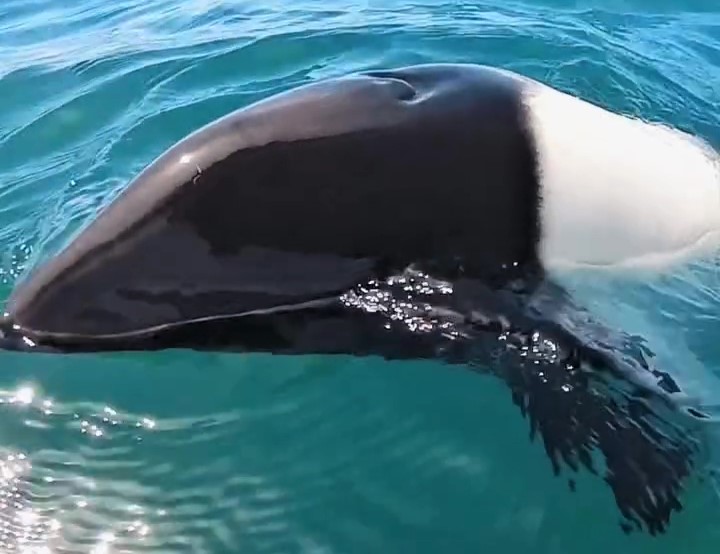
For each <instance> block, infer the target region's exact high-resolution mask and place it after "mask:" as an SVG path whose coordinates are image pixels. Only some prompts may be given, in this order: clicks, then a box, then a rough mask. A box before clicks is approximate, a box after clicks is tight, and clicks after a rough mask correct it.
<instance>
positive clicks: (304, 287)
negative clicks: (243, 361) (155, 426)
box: [2, 64, 720, 533]
mask: <svg viewBox="0 0 720 554" xmlns="http://www.w3.org/2000/svg"><path fill="white" fill-rule="evenodd" d="M718 244H720V169H719V162H718V155H717V153H716V152H715V151H714V150H713V149H712V148H710V147H709V146H707V145H706V144H704V143H703V142H702V141H700V140H698V139H695V138H692V137H689V136H688V135H686V134H685V133H681V132H679V131H677V130H673V129H670V128H667V127H663V126H660V125H652V124H649V123H646V122H642V121H639V120H635V119H631V118H629V117H626V116H623V115H619V114H614V113H611V112H609V111H606V110H604V109H602V108H600V107H598V106H596V105H593V104H590V103H588V102H585V101H583V100H581V99H578V98H575V97H573V96H570V95H568V94H565V93H563V92H560V91H558V90H555V89H552V88H550V87H548V86H546V85H544V84H541V83H538V82H536V81H533V80H530V79H528V78H525V77H523V76H520V75H516V74H514V73H511V72H508V71H504V70H499V69H494V68H489V67H485V66H476V65H451V64H439V65H423V66H413V67H405V68H399V69H393V70H383V71H369V72H365V73H359V74H353V75H349V76H346V77H343V78H338V79H331V80H326V81H322V82H318V83H314V84H310V85H307V86H303V87H300V88H297V89H294V90H290V91H287V92H284V93H282V94H279V95H276V96H273V97H271V98H268V99H266V100H264V101H261V102H258V103H256V104H253V105H251V106H248V107H245V108H243V109H240V110H238V111H236V112H234V113H231V114H229V115H228V116H226V117H224V118H222V119H220V120H218V121H215V122H213V123H211V124H209V125H207V126H206V127H204V128H202V129H200V130H198V131H197V132H195V133H193V134H191V135H190V136H188V137H187V138H184V139H183V140H181V141H180V142H178V143H177V144H175V145H174V146H173V147H172V148H170V149H169V150H168V151H166V152H165V153H164V154H163V155H162V156H160V157H159V158H158V159H157V160H156V161H154V162H153V163H152V164H151V165H150V166H149V167H147V168H146V169H145V170H144V171H143V172H142V173H141V174H140V175H139V176H137V178H136V179H135V180H134V181H133V182H132V183H131V184H130V186H128V187H127V189H126V190H125V191H124V192H123V193H122V194H121V195H120V196H119V197H118V198H117V199H116V200H115V201H114V202H112V203H111V205H110V206H109V207H108V208H107V209H105V210H104V211H103V212H102V213H101V214H100V215H99V217H98V218H97V219H96V220H95V221H94V222H93V223H92V224H91V225H89V226H88V227H87V228H86V229H84V230H83V231H82V232H81V233H80V234H79V235H78V236H77V237H76V238H75V239H74V240H72V241H71V242H70V244H69V245H67V247H66V248H64V249H63V250H62V251H61V252H60V253H58V254H57V255H56V256H55V257H54V258H52V259H51V260H49V261H48V262H47V263H44V264H43V265H41V266H40V267H39V268H37V269H36V270H35V271H33V272H32V274H31V275H30V276H29V277H28V278H27V279H25V280H24V281H23V282H22V283H21V284H20V285H19V286H18V287H17V289H16V290H15V291H14V293H13V294H12V296H11V297H10V299H9V301H8V303H7V307H6V314H5V319H4V321H3V322H2V333H3V339H2V344H3V345H4V346H5V347H6V348H15V349H23V350H28V351H42V352H83V351H99V350H151V349H161V348H196V349H231V350H237V351H266V352H273V353H285V354H304V353H328V354H330V353H335V354H350V355H378V356H382V357H384V358H388V359H390V358H401V359H412V358H431V359H438V360H441V361H444V362H446V363H451V364H462V365H464V366H467V367H470V368H473V369H476V370H478V371H483V372H487V373H490V374H493V375H496V376H498V377H499V378H501V379H503V380H504V381H505V382H506V383H507V384H508V386H509V388H510V390H511V392H512V397H513V400H514V402H515V403H516V404H518V406H520V408H521V409H522V410H523V413H524V414H526V415H527V416H528V417H529V419H530V421H531V427H532V431H533V433H539V434H540V435H541V436H542V439H543V441H544V444H545V448H546V451H547V453H548V455H549V456H550V458H551V459H552V462H553V465H554V468H555V471H556V472H557V471H560V467H561V466H562V465H566V466H569V467H570V468H573V469H577V468H579V467H580V466H584V467H586V468H588V469H590V470H592V471H598V464H601V465H603V466H604V469H603V473H604V475H605V479H606V480H607V482H608V483H609V485H610V486H611V487H612V489H613V492H614V494H615V498H616V501H617V505H618V507H619V508H620V510H621V512H622V515H623V517H624V520H625V523H624V524H623V525H624V526H626V527H627V526H628V522H631V523H634V524H635V525H636V526H637V527H642V526H643V525H644V526H645V527H646V528H647V529H649V530H650V532H652V533H656V532H659V531H663V530H664V529H665V528H666V525H667V523H668V521H669V518H670V515H671V513H672V512H673V511H674V510H677V509H679V508H680V502H679V495H680V492H681V489H682V486H683V481H684V480H685V479H686V477H687V476H688V475H689V474H690V471H691V468H692V465H693V463H694V459H695V453H696V450H697V447H696V444H695V440H694V438H693V434H692V433H690V432H688V428H689V427H692V425H693V423H697V422H698V420H699V419H700V418H702V414H701V413H699V412H697V411H695V410H692V409H689V410H688V409H683V410H679V409H678V407H679V404H678V403H676V402H674V401H673V399H674V398H675V397H676V396H678V395H680V390H679V387H678V385H677V384H676V383H675V381H674V380H673V379H672V377H671V376H670V374H669V373H668V372H667V371H660V370H659V369H656V368H654V367H653V365H652V364H651V357H652V353H651V352H650V351H649V349H648V348H647V347H646V346H645V345H643V343H642V341H641V340H639V339H637V338H636V337H631V336H629V335H627V334H626V333H624V332H622V331H620V330H613V329H609V328H607V327H605V326H603V325H601V324H600V323H598V322H596V321H594V320H593V318H592V316H591V315H590V314H588V312H587V311H586V310H584V309H583V308H582V307H580V306H578V305H576V303H575V302H573V300H572V298H571V296H570V295H569V294H568V293H567V291H566V290H565V289H563V288H562V286H561V285H560V284H559V282H558V280H557V279H555V278H554V275H555V272H556V271H557V270H562V269H563V268H564V267H569V266H604V267H618V266H653V267H658V266H666V265H669V264H672V263H677V262H683V261H685V260H688V259H690V258H691V257H692V256H698V255H707V254H710V253H713V252H714V251H715V250H716V248H717V247H718ZM693 416H694V417H693ZM679 422H682V425H681V424H680V423H679ZM598 452H599V453H600V454H601V457H600V458H597V457H596V456H595V454H596V453H598Z"/></svg>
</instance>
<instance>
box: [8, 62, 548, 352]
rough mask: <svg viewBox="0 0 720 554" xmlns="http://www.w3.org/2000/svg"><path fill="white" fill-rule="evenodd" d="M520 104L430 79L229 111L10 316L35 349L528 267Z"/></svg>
mask: <svg viewBox="0 0 720 554" xmlns="http://www.w3.org/2000/svg"><path fill="white" fill-rule="evenodd" d="M520 109H521V108H520V107H519V104H518V90H517V85H516V84H515V82H514V81H513V80H512V79H507V78H502V77H501V76H499V75H498V74H496V73H492V72H488V71H487V70H483V69H482V68H477V69H468V68H464V69H458V68H454V67H452V66H447V67H445V66H437V67H426V68H422V69H418V68H414V69H407V70H398V71H395V72H388V73H382V74H379V73H376V74H373V75H371V76H354V77H351V78H346V79H340V80H336V81H330V82H325V83H321V84H319V85H312V86H310V87H307V88H304V89H299V90H297V91H291V92H289V93H286V94H284V95H281V96H279V97H277V98H274V99H270V100H268V101H265V102H262V103H260V104H259V105H256V106H252V107H250V108H248V109H245V110H241V111H240V112H237V113H235V114H232V115H230V116H229V117H227V118H226V119H225V120H223V121H221V122H220V123H217V124H215V125H211V126H209V127H207V128H206V129H204V130H201V131H200V132H198V133H196V134H195V135H194V136H191V137H189V138H188V139H186V140H185V141H183V142H181V143H179V144H178V145H176V146H175V147H174V148H173V149H172V150H170V151H169V152H168V153H166V154H165V155H163V156H162V157H161V158H160V159H159V160H158V161H156V162H155V163H154V164H152V165H151V166H150V167H148V169H147V170H145V171H144V172H143V173H142V174H141V175H140V176H139V177H138V178H137V179H136V180H135V181H134V182H133V183H131V184H130V186H129V188H128V190H127V191H126V193H125V194H124V195H123V196H122V197H121V198H119V199H118V200H117V201H116V202H115V203H114V204H113V205H111V206H110V208H109V210H107V211H106V212H105V213H104V214H102V215H100V217H99V218H98V219H97V221H95V222H94V224H93V225H91V226H90V227H89V228H88V229H87V230H86V231H85V233H84V234H83V235H81V236H80V237H79V238H78V239H77V240H76V241H74V243H73V244H71V245H70V246H69V248H68V249H66V250H65V251H64V252H62V253H60V255H59V256H58V257H57V258H56V259H54V260H52V261H51V262H50V263H49V264H48V265H46V266H45V267H44V268H41V269H40V270H39V271H38V272H37V273H36V274H35V275H33V276H32V277H31V278H30V279H29V281H26V282H25V283H24V284H23V285H21V286H20V287H19V288H18V289H17V290H16V291H15V293H14V294H13V296H12V297H11V299H10V301H9V303H8V308H7V311H8V312H9V313H10V314H11V318H12V321H13V323H15V324H17V325H20V326H21V327H22V328H23V330H24V332H26V333H27V334H29V335H31V336H32V337H33V338H34V339H35V340H36V341H37V342H42V338H43V336H45V335H50V334H51V335H54V336H55V337H56V338H57V337H61V336H70V335H75V336H82V337H88V338H91V339H92V338H95V337H100V336H103V335H118V334H123V335H127V334H131V333H136V332H142V331H144V330H148V329H152V328H158V327H161V326H166V325H174V324H178V323H182V322H186V321H191V320H197V319H203V318H208V317H219V316H228V315H238V314H243V313H246V312H248V311H253V310H266V309H275V308H277V307H278V306H288V305H294V304H298V303H302V302H307V301H310V300H320V299H330V298H335V297H337V296H338V295H339V294H341V293H342V292H343V291H345V290H347V289H349V288H350V287H351V286H353V285H354V284H357V283H360V282H363V281H366V280H368V279H371V278H375V277H380V278H382V277H384V276H387V275H389V274H391V273H393V272H398V271H402V270H403V269H404V268H405V267H407V266H408V265H410V264H415V265H416V266H419V267H421V268H422V267H426V268H431V269H433V270H434V271H436V272H439V273H440V274H445V273H452V272H455V271H458V270H459V269H461V270H462V271H464V272H465V273H466V274H469V275H472V276H478V277H482V278H483V279H495V280H499V281H501V282H502V281H504V280H505V279H506V273H509V272H512V271H513V270H514V272H515V274H517V269H518V267H522V268H524V269H525V268H529V267H531V266H535V265H536V263H535V262H536V260H535V242H536V237H537V230H536V215H535V211H534V206H533V199H534V198H535V196H536V186H537V184H536V179H535V173H534V172H535V167H534V165H533V158H532V152H531V151H530V146H529V143H528V140H527V135H526V132H525V129H523V127H522V121H521V112H520ZM508 213H514V214H516V215H515V217H513V218H507V217H505V216H504V215H503V214H508ZM508 269H509V270H510V271H508Z"/></svg>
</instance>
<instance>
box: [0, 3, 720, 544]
mask: <svg viewBox="0 0 720 554" xmlns="http://www.w3.org/2000/svg"><path fill="white" fill-rule="evenodd" d="M431 61H452V62H477V63H489V64H493V65H501V66H504V67H507V68H510V69H514V70H518V71H521V72H523V73H525V74H527V75H530V76H532V77H536V78H540V79H542V80H545V81H547V82H549V83H551V84H554V85H555V86H557V87H559V88H562V89H564V90H568V91H571V92H574V93H576V94H578V95H580V96H583V97H585V98H588V99H590V100H593V101H595V102H597V103H600V104H602V105H605V106H607V107H610V108H612V109H614V110H617V111H622V112H625V113H629V114H633V115H637V116H640V117H643V118H646V119H654V120H659V121H663V122H666V123H670V124H672V125H675V126H677V127H680V128H682V129H685V130H688V131H691V132H693V133H695V134H698V135H700V136H702V137H703V138H705V139H707V140H709V141H710V142H711V143H713V144H714V145H715V146H720V111H719V110H718V105H719V104H720V6H719V5H717V2H714V1H710V0H707V1H704V2H702V1H697V0H696V1H685V2H681V1H680V0H661V1H660V0H659V1H641V0H636V1H621V0H615V1H609V0H608V1H604V2H601V1H596V2H590V1H581V0H577V1H569V0H564V1H563V0H556V1H555V2H554V3H550V2H540V1H536V2H509V3H508V2H500V1H495V2H485V1H479V2H474V3H461V2H457V3H450V2H439V1H422V0H417V1H415V2H409V1H398V0H383V1H365V2H360V3H353V2H349V1H340V0H329V1H325V0H323V1H320V0H315V1H308V0H292V1H291V0H284V1H281V0H269V1H268V0H264V1H263V2H259V1H258V2H250V1H244V2H237V3H236V2H221V1H213V0H194V1H190V0H188V1H186V2H179V1H165V0H163V1H147V2H140V1H139V0H122V1H118V2H115V3H112V2H101V1H99V0H85V1H82V2H81V1H76V0H72V1H71V0H63V1H56V0H8V1H6V2H4V3H3V4H2V6H0V101H1V102H2V103H1V104H0V106H2V111H1V112H0V114H1V117H0V122H1V124H0V245H1V246H2V247H1V248H0V256H1V259H0V271H1V272H2V274H1V275H0V277H1V278H2V283H1V289H2V290H1V291H0V296H2V298H3V299H4V298H5V297H7V295H8V294H9V292H10V290H11V288H12V286H13V284H14V283H15V282H16V281H17V280H18V279H19V278H20V277H21V276H22V275H23V274H24V272H25V271H27V270H28V269H29V268H30V267H32V266H34V265H35V264H36V263H38V262H39V261H40V260H41V259H43V258H44V257H46V256H48V255H50V254H52V253H53V252H55V251H57V249H58V248H59V247H60V246H61V245H62V244H64V242H65V241H67V240H68V239H69V238H70V237H71V236H72V235H73V234H74V233H75V232H77V230H78V229H79V228H80V227H82V226H83V225H84V224H86V223H88V222H89V221H90V220H91V219H92V218H93V217H94V216H95V215H96V214H97V212H98V210H99V209H100V208H101V207H102V206H104V205H106V204H107V203H108V202H109V201H110V200H111V199H112V198H113V197H114V196H115V195H116V194H117V193H118V192H119V191H120V190H122V188H123V187H124V186H125V185H126V183H127V182H128V180H129V179H130V178H132V176H133V175H135V174H136V173H137V172H138V171H139V170H140V169H141V168H142V167H143V166H144V165H145V164H147V163H149V162H150V161H151V160H152V159H153V158H154V157H155V156H157V155H158V154H160V153H161V152H162V151H163V150H164V149H165V148H167V147H168V146H170V145H171V144H172V143H173V142H175V141H176V140H178V139H180V138H182V137H183V136H184V135H185V134H186V133H188V132H190V131H192V130H194V129H195V128H197V127H198V126H200V125H202V124H204V123H207V122H209V121H211V120H213V119H215V118H216V117H218V116H220V115H223V114H225V113H226V112H228V111H230V110H233V109H235V108H238V107H241V106H244V105H247V104H248V103H250V102H253V101H255V100H258V99H260V98H263V97H265V96H267V95H269V94H271V93H274V92H278V91H281V90H285V89H287V88H289V87H292V86H295V85H298V84H302V83H305V82H308V81H310V80H314V79H318V78H325V77H331V76H336V75H341V74H344V73H347V72H349V71H355V70H360V69H366V68H370V67H388V66H395V65H404V64H410V63H420V62H431ZM679 185H681V184H679ZM638 210H642V206H638ZM574 284H575V286H576V288H577V294H578V295H579V296H581V297H582V298H583V299H584V300H585V302H586V304H587V305H588V306H589V307H590V308H592V309H593V310H594V311H596V313H598V314H601V315H603V316H604V317H605V318H606V319H607V320H608V321H609V322H611V323H613V324H616V325H618V326H621V327H622V328H623V329H625V330H627V331H630V332H634V333H638V334H640V335H642V336H644V337H645V338H646V339H647V340H648V341H649V343H650V345H651V347H652V348H653V350H655V351H656V353H657V359H658V365H661V366H662V367H663V368H664V369H667V370H668V371H670V372H671V373H672V374H673V376H674V377H675V378H676V379H677V380H678V381H679V382H680V383H681V386H682V387H683V389H684V390H686V391H688V392H689V393H690V394H691V395H692V396H694V397H695V398H696V399H697V402H698V403H699V404H700V405H701V406H702V408H703V409H704V410H705V411H706V412H708V413H710V414H711V415H712V416H713V418H712V419H711V420H710V421H708V422H707V423H705V424H703V425H704V433H705V436H706V447H707V460H706V464H705V466H704V467H703V468H701V469H702V470H701V471H700V470H699V471H698V479H694V480H692V481H691V482H690V483H689V484H688V490H687V491H686V492H685V494H684V495H683V498H682V500H683V504H684V510H683V511H682V512H681V513H680V514H678V515H676V516H675V517H674V518H673V520H672V523H671V525H670V528H669V530H668V532H667V533H666V534H664V535H661V536H659V537H650V536H649V535H647V534H639V533H634V534H631V535H629V536H628V535H626V534H624V533H623V532H622V531H621V529H620V528H619V526H618V513H617V510H616V508H615V506H614V502H613V498H612V495H611V493H610V490H609V488H608V487H606V486H605V485H604V484H603V482H602V480H601V479H599V478H595V477H591V476H586V475H580V476H577V477H574V479H575V482H576V485H577V487H576V488H577V490H576V492H572V491H571V490H570V487H569V486H568V481H567V476H563V477H555V476H553V474H552V469H551V465H550V462H549V461H548V459H547V457H546V456H545V454H544V452H543V448H542V445H541V444H539V443H538V442H531V441H530V440H529V439H528V424H527V421H526V420H524V419H523V418H522V416H521V414H520V413H519V411H518V410H517V409H516V407H515V406H513V404H512V402H511V401H510V398H509V392H508V390H507V389H506V388H505V387H504V386H503V385H502V384H500V383H499V382H497V381H495V380H493V379H490V378H485V377H482V376H479V375H475V374H471V373H469V372H464V371H458V370H450V369H448V368H445V367H443V366H440V365H437V364H432V363H385V362H381V361H378V360H374V359H371V360H357V359H355V360H353V359H349V358H323V357H310V358H283V357H273V356H265V355H253V356H239V355H227V354H207V353H203V354H200V353H188V352H161V353H153V354H108V355H91V356H90V355H86V356H66V357H51V356H43V355H33V356H25V355H22V354H11V353H2V355H0V367H1V369H2V371H0V459H1V460H2V463H1V464H0V550H2V552H25V553H28V552H33V553H41V552H42V553H47V552H67V553H70V552H72V553H81V552H88V553H89V552H93V553H96V554H100V553H104V552H107V553H112V552H153V553H160V552H168V553H170V552H172V553H180V552H211V553H213V554H217V553H224V552H273V553H275V552H278V553H280V552H282V553H285V552H288V553H289V552H322V553H331V552H332V553H355V552H357V553H367V552H393V553H396V552H397V553H399V552H402V553H405V552H413V553H422V552H428V553H429V552H433V553H436V552H448V551H451V552H481V551H487V550H491V551H501V552H523V553H525V552H533V553H534V552H538V553H545V552H563V553H565V552H583V553H585V552H588V553H595V552H597V553H600V552H607V551H608V550H610V549H615V550H614V551H615V552H643V553H644V552H647V553H656V552H660V553H662V552H667V553H671V552H672V553H675V552H678V551H679V552H691V553H696V552H697V553H700V552H702V553H705V552H708V553H709V552H716V551H718V549H719V548H720V527H719V526H718V521H720V504H719V503H718V497H717V495H716V492H715V488H714V481H713V479H702V480H701V479H700V477H706V476H708V475H709V473H710V470H712V469H714V468H715V467H716V466H717V465H718V462H716V460H717V457H716V456H715V452H716V451H717V449H718V446H720V436H718V435H719V433H718V430H717V428H716V424H717V418H718V417H719V416H720V402H719V401H718V399H720V341H718V340H717V336H718V330H719V329H720V322H719V321H718V316H719V315H720V286H719V285H720V279H719V278H718V276H717V269H716V265H715V264H714V263H713V262H712V261H708V262H707V263H703V264H698V265H695V266H693V267H690V268H687V269H684V270H682V271H678V272H677V273H675V274H672V275H669V276H664V277H660V278H649V277H648V278H647V279H641V280H632V281H617V280H613V281H610V280H601V279H598V278H589V277H588V278H582V279H580V278H578V279H577V281H576V282H575V283H574Z"/></svg>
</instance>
